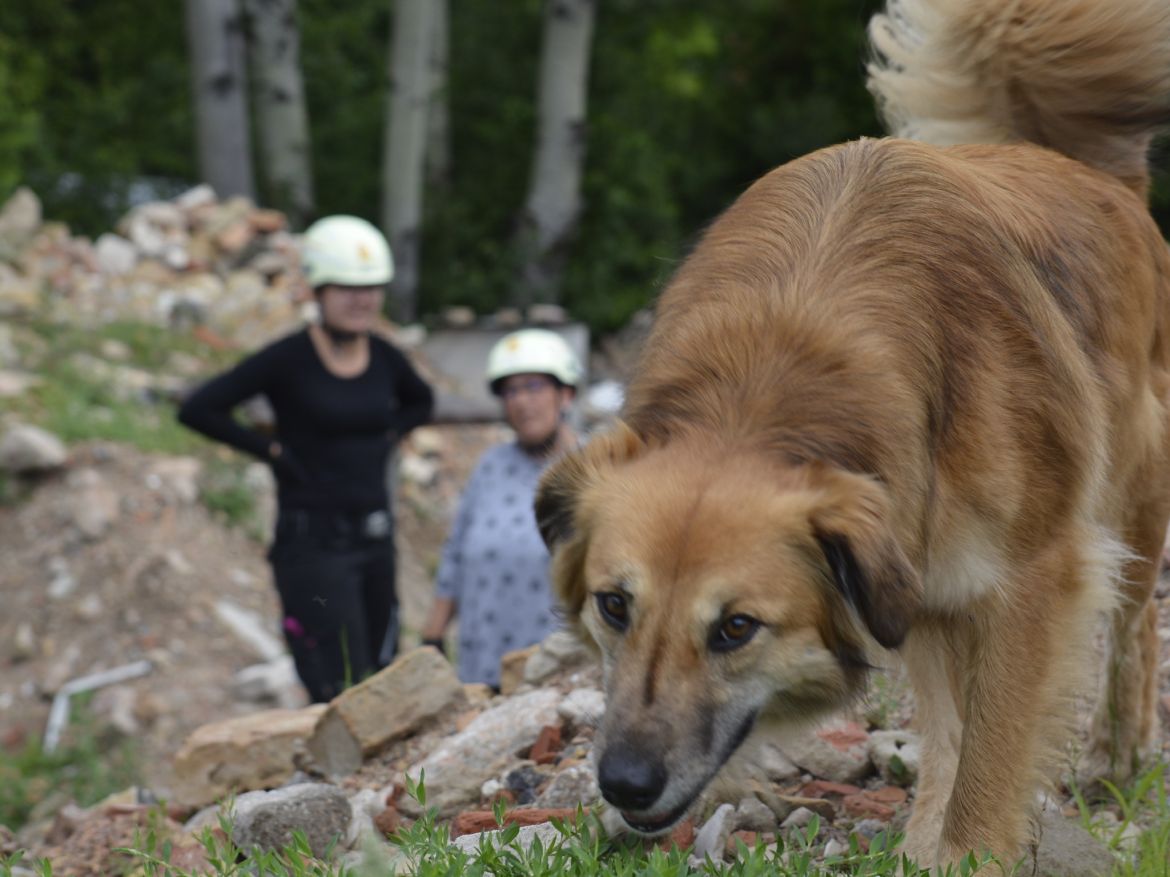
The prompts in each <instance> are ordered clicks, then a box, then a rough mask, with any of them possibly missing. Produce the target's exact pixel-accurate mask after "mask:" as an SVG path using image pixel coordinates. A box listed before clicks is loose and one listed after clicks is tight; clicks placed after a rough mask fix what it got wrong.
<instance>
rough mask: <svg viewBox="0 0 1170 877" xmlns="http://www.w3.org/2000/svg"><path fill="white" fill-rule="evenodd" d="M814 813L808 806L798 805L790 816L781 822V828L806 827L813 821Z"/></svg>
mask: <svg viewBox="0 0 1170 877" xmlns="http://www.w3.org/2000/svg"><path fill="white" fill-rule="evenodd" d="M814 815H816V814H814V813H813V812H812V811H811V810H809V809H808V808H807V807H797V808H796V809H795V810H793V811H792V812H791V813H789V814H788V817H787V818H786V819H785V820H784V821H783V822H781V823H780V827H781V828H804V827H805V826H806V825H808V824H809V823H810V822H812V818H813V816H814Z"/></svg>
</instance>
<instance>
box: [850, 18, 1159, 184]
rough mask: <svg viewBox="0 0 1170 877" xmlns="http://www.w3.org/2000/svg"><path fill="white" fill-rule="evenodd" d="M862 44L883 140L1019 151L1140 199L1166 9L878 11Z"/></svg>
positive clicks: (1155, 120) (1154, 122)
mask: <svg viewBox="0 0 1170 877" xmlns="http://www.w3.org/2000/svg"><path fill="white" fill-rule="evenodd" d="M869 35H870V41H871V44H872V46H873V50H874V55H875V58H874V60H873V61H872V63H871V64H870V65H869V86H870V90H871V91H872V92H873V93H874V95H875V97H876V98H877V102H878V107H879V110H880V111H881V113H882V115H883V117H884V118H885V121H886V124H887V125H888V126H889V128H890V130H891V132H892V133H894V134H895V135H897V136H901V137H911V138H913V139H916V140H924V141H927V142H930V143H935V144H937V145H940V146H950V145H955V144H960V143H1014V142H1019V141H1030V142H1033V143H1037V144H1040V145H1042V146H1047V147H1050V148H1052V149H1055V150H1057V151H1058V152H1062V153H1064V154H1065V155H1068V156H1071V157H1073V158H1076V159H1078V160H1080V161H1082V162H1084V163H1085V164H1088V165H1091V166H1093V167H1096V168H1098V169H1100V170H1103V171H1106V172H1107V173H1111V174H1113V175H1115V176H1117V177H1120V178H1121V179H1122V180H1124V181H1125V182H1126V183H1127V184H1128V185H1130V186H1132V187H1133V188H1135V189H1136V190H1137V191H1139V192H1142V193H1144V192H1145V190H1146V187H1147V184H1148V172H1147V166H1146V153H1147V151H1148V149H1149V144H1150V139H1151V136H1152V134H1153V132H1154V130H1155V129H1156V128H1158V127H1159V126H1161V125H1162V124H1164V123H1166V122H1168V121H1170V0H888V3H887V7H886V12H885V14H879V15H875V16H874V18H873V20H872V21H871V22H870V27H869Z"/></svg>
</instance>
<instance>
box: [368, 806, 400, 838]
mask: <svg viewBox="0 0 1170 877" xmlns="http://www.w3.org/2000/svg"><path fill="white" fill-rule="evenodd" d="M401 825H402V814H401V813H399V812H398V808H397V807H395V806H394V805H390V806H388V807H387V808H386V809H385V810H383V811H382V812H381V813H379V814H378V815H377V816H375V817H374V827H375V828H376V829H378V831H380V832H381V833H382V834H383V835H387V834H394V832H396V831H398V829H399V827H400V826H401Z"/></svg>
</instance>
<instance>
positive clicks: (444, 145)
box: [426, 0, 451, 185]
mask: <svg viewBox="0 0 1170 877" xmlns="http://www.w3.org/2000/svg"><path fill="white" fill-rule="evenodd" d="M433 2H434V10H433V12H432V17H433V20H432V21H431V33H432V38H431V53H430V56H429V58H428V67H429V69H430V73H431V95H430V103H429V105H428V107H427V147H426V168H427V181H428V182H430V183H433V184H436V185H443V184H445V183H447V182H448V181H449V180H450V178H451V133H450V131H451V123H450V116H449V110H448V106H447V57H448V46H449V44H450V37H449V29H450V25H449V15H450V12H449V9H448V6H447V2H448V0H433Z"/></svg>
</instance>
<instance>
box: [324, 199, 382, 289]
mask: <svg viewBox="0 0 1170 877" xmlns="http://www.w3.org/2000/svg"><path fill="white" fill-rule="evenodd" d="M303 261H304V268H305V278H306V279H307V280H308V281H309V286H311V287H313V288H314V289H316V288H317V287H318V286H324V285H326V284H329V283H336V284H337V285H339V286H380V285H381V284H383V283H389V282H390V278H392V277H393V276H394V258H393V257H392V256H391V255H390V245H389V244H388V243H386V238H385V237H383V236H382V232H380V231H378V229H376V228H374V226H372V225H370V223H368V222H366V221H365V220H364V219H359V218H358V217H356V216H326V217H325V218H324V219H319V220H317V221H316V222H314V223H313V224H312V225H311V226H309V227H308V228H307V229H306V230H305V237H304V254H303Z"/></svg>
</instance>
